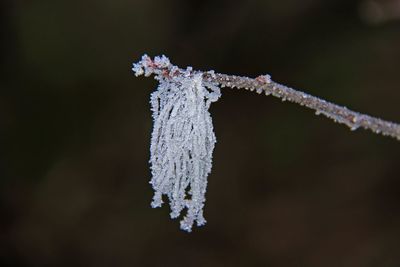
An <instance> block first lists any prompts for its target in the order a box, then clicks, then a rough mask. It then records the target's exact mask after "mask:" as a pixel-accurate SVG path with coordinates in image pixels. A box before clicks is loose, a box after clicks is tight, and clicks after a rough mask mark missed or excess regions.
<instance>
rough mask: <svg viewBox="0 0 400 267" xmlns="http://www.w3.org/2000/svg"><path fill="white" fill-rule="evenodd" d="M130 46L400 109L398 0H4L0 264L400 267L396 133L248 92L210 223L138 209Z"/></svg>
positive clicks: (213, 178)
mask: <svg viewBox="0 0 400 267" xmlns="http://www.w3.org/2000/svg"><path fill="white" fill-rule="evenodd" d="M143 53H148V54H149V55H151V56H154V55H159V54H166V55H167V56H168V57H169V58H170V59H171V61H172V62H173V63H175V64H177V65H179V66H181V67H186V66H188V65H191V66H193V67H194V68H195V69H200V70H209V69H214V70H215V71H217V72H222V73H228V74H238V75H247V76H251V77H256V76H258V75H260V74H265V73H269V74H271V75H272V78H273V79H274V80H275V81H278V82H281V83H284V84H287V85H290V86H293V87H296V88H299V89H302V90H304V91H306V92H308V93H311V94H314V95H316V96H320V97H323V98H325V99H327V100H330V101H333V102H335V103H338V104H342V105H345V106H347V107H349V108H352V109H355V110H357V111H361V112H365V113H368V114H371V115H375V116H378V117H382V118H384V119H387V120H392V121H397V122H399V121H400V110H399V102H400V90H399V89H400V87H399V83H400V76H399V69H400V1H398V0H386V1H383V0H380V1H378V0H376V1H364V0H360V1H350V0H302V1H295V0H281V1H266V0H265V1H261V0H258V1H256V0H250V1H232V0H229V1H228V0H225V1H211V0H207V1H188V0H168V1H144V0H143V1H135V0H112V1H111V0H86V1H76V0H72V1H54V0H40V1H33V0H1V1H0V60H1V65H0V67H1V71H0V138H1V139H0V141H1V143H0V144H1V146H0V265H1V266H328V267H329V266H332V267H333V266H367V267H369V266H384V267H386V266H400V177H399V176H400V175H399V173H400V166H399V155H400V143H399V142H398V141H396V140H394V139H390V138H385V137H382V136H378V135H374V134H372V133H370V132H367V131H364V130H359V131H356V132H351V131H349V130H348V128H347V127H344V126H342V125H338V124H335V123H333V122H331V121H330V120H328V119H325V118H322V117H317V116H315V115H314V114H313V112H312V111H310V110H307V109H304V108H302V107H300V106H297V105H294V104H289V103H281V102H280V101H279V100H277V99H275V98H273V97H265V96H259V95H257V94H255V93H250V92H247V91H239V90H231V89H223V96H222V98H221V99H220V100H219V101H218V102H217V103H215V104H213V106H212V107H211V113H212V116H213V121H214V128H215V132H216V135H217V139H218V143H217V146H216V149H215V151H214V166H213V171H212V173H211V175H210V176H209V184H208V191H207V195H206V197H207V202H206V206H205V216H206V219H207V220H208V223H207V224H206V225H205V226H204V227H201V228H194V231H193V232H192V233H191V234H188V233H186V232H183V231H181V230H179V221H178V220H171V219H170V218H169V207H168V205H165V206H164V207H163V208H161V209H151V208H150V201H151V198H152V193H153V192H152V189H151V186H150V185H149V184H148V181H149V179H150V171H149V164H148V159H149V140H150V133H151V128H152V120H151V113H150V108H149V103H148V101H149V95H150V93H151V92H152V91H153V90H154V88H155V87H156V82H155V81H154V80H153V79H150V78H142V77H140V78H136V77H134V75H133V74H132V72H131V64H132V62H135V61H138V60H139V58H140V57H141V55H142V54H143Z"/></svg>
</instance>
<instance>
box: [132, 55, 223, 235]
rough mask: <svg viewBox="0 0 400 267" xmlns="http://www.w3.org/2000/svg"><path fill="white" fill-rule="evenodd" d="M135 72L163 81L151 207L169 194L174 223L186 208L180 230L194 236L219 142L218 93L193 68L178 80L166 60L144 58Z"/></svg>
mask: <svg viewBox="0 0 400 267" xmlns="http://www.w3.org/2000/svg"><path fill="white" fill-rule="evenodd" d="M160 68H163V69H164V70H163V71H161V72H160V71H158V70H159V69H160ZM133 70H134V71H135V74H136V75H141V74H144V75H145V76H148V75H150V74H152V73H154V74H155V75H156V76H155V77H156V79H157V80H158V81H159V85H158V88H157V90H156V91H155V92H153V93H152V94H151V100H150V103H151V109H152V112H153V119H154V127H153V133H152V137H151V146H150V155H151V156H150V164H151V173H152V179H151V181H150V183H151V184H152V186H153V189H154V191H155V193H154V198H153V202H152V203H151V206H152V207H153V208H155V207H160V206H161V205H162V203H163V200H162V195H166V196H167V197H168V199H169V202H170V207H171V214H170V215H171V218H177V217H179V216H180V214H181V211H182V210H183V209H185V208H186V209H187V213H186V215H185V217H184V218H183V219H182V220H181V229H183V230H186V231H189V232H190V231H191V229H192V226H193V224H194V223H195V222H196V223H197V225H198V226H200V225H203V224H205V223H206V220H205V219H204V217H203V206H204V202H205V193H206V188H207V176H208V174H209V173H210V172H211V166H212V152H213V150H214V144H215V142H216V139H215V135H214V132H213V125H212V120H211V116H210V113H209V112H208V109H209V107H210V104H211V102H214V101H217V100H218V98H219V97H220V95H221V94H220V90H219V88H218V87H217V86H215V85H214V84H213V83H210V82H207V81H203V77H202V74H200V73H197V74H196V73H192V70H191V68H188V69H187V70H186V71H185V72H183V73H181V72H179V75H175V74H178V73H177V71H178V70H177V68H176V67H174V66H171V64H170V62H169V60H168V59H167V58H166V57H165V56H163V57H156V58H155V59H154V61H153V60H151V59H150V58H149V57H147V56H143V58H142V60H141V61H140V62H139V63H137V64H134V67H133ZM167 70H168V71H167Z"/></svg>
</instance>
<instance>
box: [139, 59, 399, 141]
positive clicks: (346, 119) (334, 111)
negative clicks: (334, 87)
mask: <svg viewBox="0 0 400 267" xmlns="http://www.w3.org/2000/svg"><path fill="white" fill-rule="evenodd" d="M160 59H163V60H160ZM165 59H166V60H168V59H167V58H166V57H162V58H159V57H156V58H155V59H154V60H152V59H151V58H150V57H148V56H146V55H144V56H143V57H142V60H141V61H140V62H139V63H137V64H134V68H133V70H134V71H135V72H136V75H137V76H138V75H141V74H145V76H150V75H151V74H155V75H156V76H160V77H163V78H167V79H168V78H173V77H176V76H180V75H186V76H187V75H194V74H198V73H201V74H202V75H203V79H205V80H206V81H208V82H211V83H214V84H216V85H219V86H221V87H230V88H238V89H246V90H250V91H256V92H257V93H259V94H261V93H264V94H266V95H273V96H275V97H277V98H280V99H281V100H282V101H289V102H293V103H297V104H299V105H301V106H305V107H307V108H310V109H313V110H315V114H316V115H319V114H322V115H325V116H326V117H328V118H330V119H332V120H334V121H335V122H338V123H342V124H345V125H347V126H348V127H349V128H350V129H351V130H353V131H354V130H357V129H358V128H364V129H367V130H370V131H372V132H373V133H376V134H382V135H384V136H390V137H393V138H396V139H397V140H399V141H400V124H397V123H393V122H389V121H385V120H381V119H379V118H375V117H372V116H369V115H365V114H361V113H358V112H355V111H352V110H349V109H347V108H346V107H343V106H339V105H336V104H333V103H330V102H328V101H325V100H323V99H320V98H318V97H315V96H312V95H309V94H306V93H304V92H301V91H298V90H295V89H293V88H290V87H287V86H285V85H282V84H279V83H277V82H274V81H272V80H271V78H270V76H269V75H263V76H259V77H257V78H254V79H253V78H249V77H242V76H235V75H226V74H220V73H214V71H208V72H202V71H192V69H191V68H188V69H186V70H184V69H181V68H178V67H176V66H174V65H172V64H170V63H169V61H168V62H167V63H168V64H166V63H165Z"/></svg>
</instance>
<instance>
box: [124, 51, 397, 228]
mask: <svg viewBox="0 0 400 267" xmlns="http://www.w3.org/2000/svg"><path fill="white" fill-rule="evenodd" d="M132 70H133V71H134V72H135V75H136V76H139V75H144V76H150V75H152V74H154V75H155V79H156V80H158V82H159V85H158V88H157V90H156V91H154V92H153V93H152V95H151V101H150V102H151V108H152V112H153V119H154V127H153V133H152V137H151V147H150V152H151V157H150V164H151V172H152V179H151V181H150V183H151V184H152V186H153V188H154V191H155V193H154V198H153V202H152V203H151V205H152V207H160V206H161V204H162V203H163V200H162V197H163V195H166V196H167V197H168V199H169V202H170V206H171V217H172V218H177V217H179V216H180V214H181V211H182V210H183V209H187V213H186V215H185V216H184V218H183V219H182V220H181V228H182V229H183V230H186V231H189V232H190V231H191V230H192V226H193V224H194V223H195V222H196V223H197V225H198V226H200V225H203V224H204V223H205V222H206V221H205V219H204V217H203V207H204V202H205V193H206V187H207V176H208V174H209V173H210V171H211V159H212V152H213V150H214V144H215V142H216V140H215V135H214V132H213V126H212V121H211V116H210V113H209V112H208V109H209V107H210V104H211V103H212V102H215V101H217V100H218V98H219V97H220V96H221V94H220V89H219V87H230V88H238V89H246V90H250V91H256V92H257V93H259V94H261V93H264V94H265V95H272V96H275V97H278V98H280V99H281V100H282V101H286V100H287V101H290V102H293V103H297V104H299V105H301V106H305V107H307V108H310V109H313V110H314V111H315V114H316V115H319V114H321V115H324V116H326V117H328V118H330V119H332V120H333V121H335V122H338V123H341V124H345V125H347V126H348V127H349V128H350V129H351V130H353V131H354V130H357V129H358V128H364V129H367V130H371V131H372V132H374V133H376V134H382V135H385V136H390V137H393V138H396V139H397V140H400V125H399V124H397V123H393V122H389V121H384V120H381V119H378V118H375V117H371V116H369V115H365V114H361V113H358V112H355V111H352V110H349V109H347V108H346V107H343V106H339V105H336V104H333V103H330V102H328V101H325V100H323V99H320V98H318V97H315V96H312V95H309V94H306V93H303V92H301V91H298V90H295V89H293V88H290V87H287V86H285V85H282V84H279V83H276V82H274V81H272V80H271V77H270V76H269V75H261V76H258V77H257V78H255V79H252V78H248V77H240V76H235V75H226V74H219V73H214V72H213V71H208V72H200V71H193V70H192V68H191V67H188V68H187V69H180V68H178V67H177V66H174V65H172V64H171V63H170V61H169V59H168V58H167V57H165V56H161V57H155V58H154V60H153V59H151V58H150V57H148V56H147V55H144V56H143V57H142V59H141V61H139V62H138V63H135V64H133V68H132Z"/></svg>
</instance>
